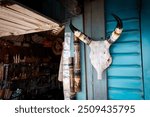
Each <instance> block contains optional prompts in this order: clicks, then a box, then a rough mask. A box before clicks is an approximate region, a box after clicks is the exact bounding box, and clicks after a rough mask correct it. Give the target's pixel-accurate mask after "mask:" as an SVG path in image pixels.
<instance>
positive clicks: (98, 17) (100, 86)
mask: <svg viewBox="0 0 150 117" xmlns="http://www.w3.org/2000/svg"><path fill="white" fill-rule="evenodd" d="M104 17H105V16H104V0H95V1H93V2H92V38H94V39H95V40H101V39H104V38H105V21H104ZM97 59H100V58H97ZM93 77H94V100H106V99H107V79H106V72H105V71H104V72H103V79H102V80H98V79H97V73H96V71H95V69H94V70H93Z"/></svg>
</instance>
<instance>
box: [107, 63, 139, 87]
mask: <svg viewBox="0 0 150 117" xmlns="http://www.w3.org/2000/svg"><path fill="white" fill-rule="evenodd" d="M141 70H142V69H141V67H137V66H125V67H123V66H113V65H112V66H111V67H109V68H108V76H138V77H141V76H142V72H141ZM124 85H126V84H124Z"/></svg>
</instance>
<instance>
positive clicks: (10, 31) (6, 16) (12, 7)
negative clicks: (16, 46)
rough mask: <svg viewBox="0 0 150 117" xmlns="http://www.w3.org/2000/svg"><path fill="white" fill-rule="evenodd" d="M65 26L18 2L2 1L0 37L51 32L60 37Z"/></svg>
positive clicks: (0, 5)
mask: <svg viewBox="0 0 150 117" xmlns="http://www.w3.org/2000/svg"><path fill="white" fill-rule="evenodd" d="M63 29H64V26H62V25H60V24H59V23H58V22H56V21H54V20H53V19H50V18H48V17H46V16H43V15H41V14H39V13H37V12H35V11H33V10H31V9H29V8H27V7H25V6H23V5H21V4H19V3H17V2H14V1H13V2H12V1H9V2H8V1H7V2H5V1H0V37H3V36H9V35H22V34H28V33H35V32H41V31H48V30H50V31H51V33H52V35H58V34H59V33H60V32H61V31H62V30H63Z"/></svg>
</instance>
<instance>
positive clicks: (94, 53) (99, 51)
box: [70, 14, 123, 79]
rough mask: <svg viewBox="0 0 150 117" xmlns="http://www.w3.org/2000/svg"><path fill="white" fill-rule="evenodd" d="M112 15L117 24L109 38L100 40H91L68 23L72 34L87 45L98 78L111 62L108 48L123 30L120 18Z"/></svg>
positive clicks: (100, 77)
mask: <svg viewBox="0 0 150 117" xmlns="http://www.w3.org/2000/svg"><path fill="white" fill-rule="evenodd" d="M112 16H113V17H114V18H115V19H116V21H117V25H116V28H115V30H114V31H113V32H112V33H111V35H110V37H109V39H105V40H102V41H93V40H92V39H91V38H90V37H88V36H87V35H85V34H84V33H82V32H81V31H80V30H78V29H77V28H75V27H74V26H73V25H72V23H70V29H71V30H72V32H73V33H74V35H75V36H76V37H77V38H79V39H80V40H81V41H83V42H84V43H85V44H87V45H89V47H90V49H91V52H90V55H89V56H90V60H91V64H92V65H93V67H94V68H95V69H96V71H97V77H98V79H102V74H103V72H104V70H105V69H106V68H108V67H109V66H110V64H111V62H112V58H111V55H110V53H109V48H110V46H111V45H112V43H114V42H115V41H116V40H117V39H118V38H119V36H120V34H121V33H122V30H123V24H122V21H121V19H120V18H119V17H118V16H116V15H114V14H112Z"/></svg>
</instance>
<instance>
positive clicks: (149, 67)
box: [141, 0, 150, 100]
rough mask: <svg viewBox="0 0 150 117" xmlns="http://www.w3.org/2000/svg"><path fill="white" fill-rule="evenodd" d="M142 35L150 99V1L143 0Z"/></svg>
mask: <svg viewBox="0 0 150 117" xmlns="http://www.w3.org/2000/svg"><path fill="white" fill-rule="evenodd" d="M141 2H142V6H141V7H142V9H141V36H142V53H143V54H142V55H143V70H144V92H145V93H144V94H145V99H147V100H150V1H149V0H142V1H141Z"/></svg>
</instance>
